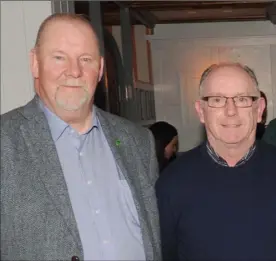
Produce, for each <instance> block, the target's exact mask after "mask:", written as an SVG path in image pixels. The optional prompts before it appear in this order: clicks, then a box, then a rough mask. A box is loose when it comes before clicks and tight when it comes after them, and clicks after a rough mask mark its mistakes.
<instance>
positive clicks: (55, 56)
mask: <svg viewBox="0 0 276 261" xmlns="http://www.w3.org/2000/svg"><path fill="white" fill-rule="evenodd" d="M54 59H55V60H57V61H63V60H64V59H65V58H64V56H62V55H58V54H57V55H54Z"/></svg>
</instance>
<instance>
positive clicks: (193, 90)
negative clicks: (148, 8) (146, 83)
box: [148, 22, 276, 151]
mask: <svg viewBox="0 0 276 261" xmlns="http://www.w3.org/2000/svg"><path fill="white" fill-rule="evenodd" d="M148 39H150V40H151V44H152V59H153V78H154V91H155V110H156V119H157V120H166V121H168V122H171V123H172V124H174V125H175V126H176V127H177V128H178V130H179V132H180V149H181V150H182V151H185V150H188V149H191V148H193V147H194V146H196V145H197V144H198V143H199V142H200V141H201V134H202V126H201V125H200V123H199V121H198V119H197V116H196V114H195V110H194V101H195V100H196V98H197V97H198V83H199V78H200V75H201V73H202V71H203V70H204V69H205V68H206V67H207V66H209V65H210V64H212V63H217V62H221V61H229V60H230V61H236V62H241V63H245V64H247V65H248V66H250V67H252V68H253V69H254V71H255V73H256V75H257V77H258V79H259V82H260V88H261V89H262V90H263V91H264V92H265V93H266V95H267V97H268V120H271V119H272V118H275V117H276V26H275V25H273V24H271V23H270V22H245V23H242V22H234V23H233V22H232V23H231V22H229V23H205V24H181V25H157V27H156V29H155V34H154V35H153V36H148Z"/></svg>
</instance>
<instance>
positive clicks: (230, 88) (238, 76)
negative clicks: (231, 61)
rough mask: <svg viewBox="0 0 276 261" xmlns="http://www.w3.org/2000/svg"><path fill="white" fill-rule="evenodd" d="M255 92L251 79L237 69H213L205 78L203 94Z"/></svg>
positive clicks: (241, 70)
mask: <svg viewBox="0 0 276 261" xmlns="http://www.w3.org/2000/svg"><path fill="white" fill-rule="evenodd" d="M253 92H256V85H255V83H254V81H253V79H252V78H251V77H250V76H249V75H248V73H247V72H245V71H244V70H243V69H241V68H239V67H222V68H218V69H215V70H214V71H213V72H211V73H210V75H209V76H208V77H207V78H206V80H205V83H204V94H206V93H208V94H223V95H226V96H228V95H236V94H243V93H244V94H251V93H253Z"/></svg>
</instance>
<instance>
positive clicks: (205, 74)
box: [199, 63, 260, 96]
mask: <svg viewBox="0 0 276 261" xmlns="http://www.w3.org/2000/svg"><path fill="white" fill-rule="evenodd" d="M227 66H231V67H238V68H241V69H242V70H244V71H245V72H246V73H247V74H248V75H249V76H250V78H251V79H252V81H253V82H254V83H255V86H256V89H257V91H258V92H259V93H260V88H259V82H258V80H257V77H256V74H255V72H254V71H253V70H252V69H251V68H250V67H248V66H247V65H242V64H240V63H219V64H212V65H211V66H209V67H208V68H207V69H206V70H205V71H204V72H203V73H202V75H201V78H200V82H199V95H200V96H202V94H203V84H204V82H205V80H206V79H207V78H208V76H209V75H210V73H211V72H212V71H213V70H215V69H217V68H220V67H227Z"/></svg>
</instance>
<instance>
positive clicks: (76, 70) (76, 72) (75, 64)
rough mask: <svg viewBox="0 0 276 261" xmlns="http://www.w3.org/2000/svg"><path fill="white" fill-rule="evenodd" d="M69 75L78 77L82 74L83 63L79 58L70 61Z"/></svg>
mask: <svg viewBox="0 0 276 261" xmlns="http://www.w3.org/2000/svg"><path fill="white" fill-rule="evenodd" d="M67 76H71V77H74V78H78V77H80V76H81V65H80V63H79V61H78V60H70V61H69V65H68V69H67Z"/></svg>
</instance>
